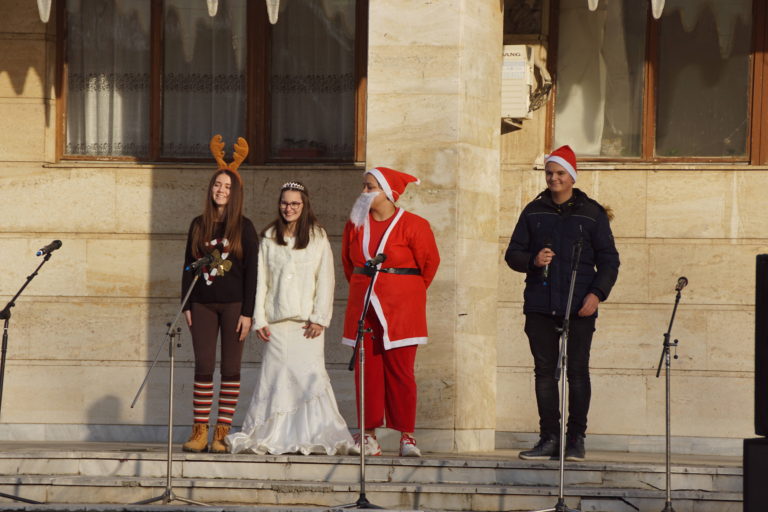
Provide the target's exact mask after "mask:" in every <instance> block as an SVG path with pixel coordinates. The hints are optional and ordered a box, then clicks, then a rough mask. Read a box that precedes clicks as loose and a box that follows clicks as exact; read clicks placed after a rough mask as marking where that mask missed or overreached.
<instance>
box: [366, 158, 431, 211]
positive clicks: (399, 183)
mask: <svg viewBox="0 0 768 512" xmlns="http://www.w3.org/2000/svg"><path fill="white" fill-rule="evenodd" d="M365 174H370V175H372V176H373V177H374V178H376V181H378V182H379V186H380V187H381V189H382V190H383V191H384V194H386V196H387V198H388V199H389V200H390V201H392V202H393V203H394V202H395V201H397V198H398V197H400V195H401V194H402V193H403V192H405V187H406V186H407V185H408V184H409V183H415V184H417V185H420V184H421V180H420V179H419V178H417V177H416V176H411V175H410V174H406V173H404V172H400V171H396V170H394V169H390V168H388V167H375V168H373V169H369V170H367V171H365Z"/></svg>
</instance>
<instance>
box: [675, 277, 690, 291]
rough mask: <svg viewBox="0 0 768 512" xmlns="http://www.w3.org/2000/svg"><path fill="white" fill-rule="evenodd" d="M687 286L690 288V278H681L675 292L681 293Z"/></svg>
mask: <svg viewBox="0 0 768 512" xmlns="http://www.w3.org/2000/svg"><path fill="white" fill-rule="evenodd" d="M686 286H688V278H687V277H680V278H679V279H678V280H677V286H675V291H676V292H679V291H681V290H682V289H683V288H685V287H686Z"/></svg>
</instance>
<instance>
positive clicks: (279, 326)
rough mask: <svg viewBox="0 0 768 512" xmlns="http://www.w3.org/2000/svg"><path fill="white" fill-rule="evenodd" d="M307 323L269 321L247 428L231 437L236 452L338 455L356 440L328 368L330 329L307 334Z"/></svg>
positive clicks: (247, 418)
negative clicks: (327, 335)
mask: <svg viewBox="0 0 768 512" xmlns="http://www.w3.org/2000/svg"><path fill="white" fill-rule="evenodd" d="M303 326H304V323H303V322H295V321H284V322H278V323H275V324H271V325H270V326H269V329H270V332H271V336H270V341H269V342H268V343H264V344H263V345H264V353H263V358H262V363H261V374H260V376H259V381H258V383H257V385H256V389H255V391H254V393H253V397H252V398H251V404H250V406H249V407H248V412H247V413H246V416H245V421H244V422H243V428H242V430H241V431H240V432H237V433H235V434H230V435H229V436H227V438H226V442H227V444H228V445H229V447H230V449H231V451H232V453H242V452H251V453H257V454H265V453H271V454H280V453H297V452H300V453H303V454H304V455H309V454H310V453H325V454H328V455H333V454H345V453H347V450H348V449H349V447H351V446H352V445H353V444H354V442H353V441H352V437H351V436H350V435H349V430H347V424H346V422H345V421H344V418H342V417H341V414H339V408H338V406H337V405H336V398H335V397H334V395H333V388H332V387H331V380H330V378H329V377H328V372H327V371H326V370H325V353H324V345H325V331H323V334H321V335H320V336H318V337H317V338H313V339H307V338H305V337H304V328H303Z"/></svg>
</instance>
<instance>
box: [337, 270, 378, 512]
mask: <svg viewBox="0 0 768 512" xmlns="http://www.w3.org/2000/svg"><path fill="white" fill-rule="evenodd" d="M379 256H381V255H379ZM377 258H378V256H377ZM382 261H383V259H382ZM366 266H367V267H368V268H369V269H370V270H371V272H373V274H372V275H371V281H370V282H369V283H368V290H367V291H366V292H365V302H363V312H362V313H361V314H360V320H358V321H357V337H356V338H355V348H354V350H353V351H352V357H351V358H350V360H349V366H348V367H347V369H348V370H349V371H352V370H354V369H355V356H359V357H358V373H357V374H358V385H357V387H358V400H359V402H360V414H359V416H360V495H359V497H358V498H357V501H356V502H354V503H347V504H346V505H340V506H338V507H333V509H342V508H371V509H380V508H382V507H379V506H378V505H374V504H373V503H371V502H370V501H368V498H366V497H365V343H364V341H363V337H364V336H365V333H367V332H371V331H372V329H370V328H369V329H366V328H365V317H366V315H367V314H368V308H369V307H370V305H371V292H372V291H373V283H374V282H375V281H376V273H377V272H379V266H378V265H368V264H367V263H366Z"/></svg>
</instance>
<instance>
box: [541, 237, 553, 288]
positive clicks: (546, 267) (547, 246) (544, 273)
mask: <svg viewBox="0 0 768 512" xmlns="http://www.w3.org/2000/svg"><path fill="white" fill-rule="evenodd" d="M544 249H552V240H550V239H549V238H548V239H546V240H544ZM541 277H542V278H543V279H544V284H546V283H547V279H549V263H547V264H546V265H544V270H542V271H541Z"/></svg>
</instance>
